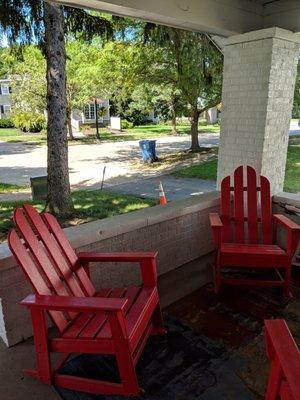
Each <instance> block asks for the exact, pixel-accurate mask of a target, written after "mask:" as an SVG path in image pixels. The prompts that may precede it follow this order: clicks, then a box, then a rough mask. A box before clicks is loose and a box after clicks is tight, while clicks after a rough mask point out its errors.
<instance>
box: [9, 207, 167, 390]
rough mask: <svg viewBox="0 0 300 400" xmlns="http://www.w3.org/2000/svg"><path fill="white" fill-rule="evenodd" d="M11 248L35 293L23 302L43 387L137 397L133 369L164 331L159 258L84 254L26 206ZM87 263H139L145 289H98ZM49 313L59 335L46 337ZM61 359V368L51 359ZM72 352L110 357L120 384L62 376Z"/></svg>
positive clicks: (35, 372)
mask: <svg viewBox="0 0 300 400" xmlns="http://www.w3.org/2000/svg"><path fill="white" fill-rule="evenodd" d="M14 222H15V225H16V227H17V229H12V230H11V231H10V233H9V236H8V243H9V247H10V249H11V251H12V253H13V254H14V256H15V258H16V260H17V261H18V263H19V265H20V266H21V268H22V269H23V271H24V273H25V275H26V276H27V278H28V279H29V281H30V283H31V286H32V288H33V290H34V292H35V294H33V295H29V296H28V297H26V299H24V300H23V301H22V302H21V304H22V305H24V306H26V307H28V308H29V310H30V312H31V318H32V324H33V332H34V343H35V350H36V359H37V370H26V371H25V372H26V373H27V374H28V375H30V376H34V377H36V378H38V379H40V380H41V381H43V382H44V383H46V384H54V385H57V386H61V387H65V388H68V389H73V390H78V391H83V392H89V393H97V394H114V395H139V394H140V393H141V389H140V388H139V385H138V380H137V376H136V373H135V366H136V364H137V362H138V360H139V357H140V355H141V353H142V351H143V348H144V346H145V344H146V342H147V339H148V337H149V336H150V335H154V334H160V333H163V332H164V327H163V320H162V314H161V311H160V306H159V296H158V291H157V274H156V256H157V253H156V252H148V253H111V254H108V253H79V254H76V253H75V252H74V250H73V248H72V247H71V245H70V243H69V242H68V240H67V238H66V236H65V235H64V232H63V230H62V229H61V228H60V226H59V224H58V222H57V220H56V219H55V218H54V217H53V216H52V215H51V214H48V213H43V214H39V213H38V212H37V211H36V210H35V209H34V208H33V207H31V206H29V205H24V206H23V209H21V208H19V209H16V210H15V213H14ZM89 262H136V263H139V264H140V269H141V275H142V279H143V285H142V286H141V287H129V288H113V289H110V288H109V289H101V290H100V291H99V292H96V290H95V288H94V286H93V284H92V282H91V280H90V275H89ZM45 313H47V314H48V315H49V316H50V318H51V320H52V321H53V323H54V325H55V327H56V328H57V331H58V336H57V337H55V338H53V339H51V338H49V336H48V334H47V326H46V322H45ZM51 352H58V353H64V356H63V357H62V358H61V360H60V361H59V363H58V365H57V366H56V368H53V369H52V367H51V359H50V353H51ZM72 353H93V354H111V355H114V356H115V357H116V360H117V364H118V367H119V373H120V381H119V382H117V383H115V382H106V381H99V380H92V379H87V378H81V377H74V376H67V375H63V374H60V373H59V369H60V367H61V366H62V365H63V364H64V362H65V361H66V360H67V358H68V357H69V355H71V354H72Z"/></svg>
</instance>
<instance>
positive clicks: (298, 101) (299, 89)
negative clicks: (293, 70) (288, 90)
mask: <svg viewBox="0 0 300 400" xmlns="http://www.w3.org/2000/svg"><path fill="white" fill-rule="evenodd" d="M293 118H299V119H300V61H299V63H298V74H297V79H296V86H295V95H294V107H293Z"/></svg>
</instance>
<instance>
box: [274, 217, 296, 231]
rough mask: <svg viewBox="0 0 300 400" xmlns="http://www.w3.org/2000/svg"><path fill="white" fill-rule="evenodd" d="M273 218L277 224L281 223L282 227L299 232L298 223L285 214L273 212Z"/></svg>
mask: <svg viewBox="0 0 300 400" xmlns="http://www.w3.org/2000/svg"><path fill="white" fill-rule="evenodd" d="M273 219H274V221H275V222H277V223H278V224H280V225H282V226H283V227H284V228H286V229H289V230H292V231H296V232H300V225H298V224H296V222H294V221H292V220H291V219H289V218H287V217H286V216H285V215H282V214H273Z"/></svg>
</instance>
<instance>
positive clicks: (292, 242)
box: [273, 214, 300, 256]
mask: <svg viewBox="0 0 300 400" xmlns="http://www.w3.org/2000/svg"><path fill="white" fill-rule="evenodd" d="M273 220H274V222H275V223H277V224H279V225H281V226H282V227H283V228H285V229H286V230H287V243H286V252H287V254H289V255H290V256H293V254H294V253H295V251H296V248H297V245H298V241H299V237H300V225H298V224H296V222H294V221H292V220H290V219H289V218H287V217H286V216H285V215H282V214H274V215H273Z"/></svg>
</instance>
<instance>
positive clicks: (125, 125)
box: [121, 119, 133, 129]
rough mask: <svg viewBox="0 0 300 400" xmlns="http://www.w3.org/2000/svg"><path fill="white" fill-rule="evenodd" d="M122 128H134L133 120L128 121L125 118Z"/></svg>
mask: <svg viewBox="0 0 300 400" xmlns="http://www.w3.org/2000/svg"><path fill="white" fill-rule="evenodd" d="M121 128H122V129H132V128H133V122H130V121H127V119H123V120H122V121H121Z"/></svg>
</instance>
